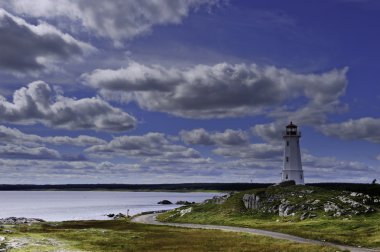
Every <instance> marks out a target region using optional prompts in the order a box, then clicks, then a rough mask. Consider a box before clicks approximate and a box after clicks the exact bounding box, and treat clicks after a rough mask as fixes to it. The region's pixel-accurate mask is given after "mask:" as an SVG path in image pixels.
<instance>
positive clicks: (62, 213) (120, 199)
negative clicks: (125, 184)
mask: <svg viewBox="0 0 380 252" xmlns="http://www.w3.org/2000/svg"><path fill="white" fill-rule="evenodd" d="M215 195H221V194H218V193H204V192H184V193H178V192H119V191H118V192H115V191H0V218H6V217H12V216H14V217H27V218H41V219H44V220H46V221H64V220H104V219H109V218H108V217H107V214H111V213H113V214H117V213H124V214H127V213H129V215H134V214H137V213H141V212H145V211H157V210H164V209H173V208H176V207H178V205H175V204H173V205H159V204H157V203H158V202H159V201H161V200H164V199H166V200H169V201H171V202H173V203H176V202H177V201H180V200H181V201H190V202H202V201H204V200H205V199H209V198H212V197H213V196H215Z"/></svg>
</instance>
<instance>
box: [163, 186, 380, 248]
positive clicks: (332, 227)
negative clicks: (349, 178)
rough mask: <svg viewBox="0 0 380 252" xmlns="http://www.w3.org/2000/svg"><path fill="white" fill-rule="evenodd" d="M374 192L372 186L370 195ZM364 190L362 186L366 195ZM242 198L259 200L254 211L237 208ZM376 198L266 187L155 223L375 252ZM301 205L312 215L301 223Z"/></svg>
mask: <svg viewBox="0 0 380 252" xmlns="http://www.w3.org/2000/svg"><path fill="white" fill-rule="evenodd" d="M377 186H378V185H373V187H376V190H377ZM367 187H368V186H367V185H366V189H367ZM376 190H375V191H376ZM244 195H259V197H260V198H261V200H260V201H259V202H260V204H259V207H257V208H256V209H247V208H246V206H245V205H244V202H243V197H244ZM378 198H379V197H378V195H372V196H368V195H365V194H359V193H354V192H352V191H351V192H347V191H340V190H330V189H324V188H320V187H313V186H290V187H268V188H266V189H254V190H249V191H243V192H237V193H235V194H233V195H232V196H230V197H228V198H226V199H225V200H224V199H222V200H220V199H218V200H211V201H209V202H208V203H203V204H196V205H193V206H191V208H190V207H189V206H187V207H182V208H180V209H177V210H173V211H169V212H167V213H164V214H161V215H160V216H159V219H160V220H161V221H168V222H183V223H201V224H217V225H232V226H242V227H253V228H260V229H266V230H272V231H277V232H283V233H288V234H293V235H297V236H301V237H305V238H311V239H316V240H326V241H331V242H335V243H341V244H348V245H354V246H363V247H380V213H379V201H378ZM354 199H356V201H355V202H357V203H359V201H360V204H358V205H357V206H355V207H354V206H353V205H354V204H356V203H354ZM351 200H352V202H351ZM363 201H364V202H363ZM326 202H329V203H328V204H330V205H329V206H331V205H334V206H337V207H338V208H339V214H336V213H337V211H329V207H327V208H326V205H325V204H326ZM307 203H308V204H310V205H312V204H313V203H314V204H315V207H314V206H313V208H309V206H308V205H307ZM364 203H365V204H364ZM278 204H280V205H278ZM281 204H287V205H288V206H292V208H291V211H288V212H287V213H286V214H284V213H285V212H286V211H282V215H281V211H279V208H281ZM305 205H306V209H308V210H312V215H308V216H307V218H301V216H302V214H303V212H304V211H305V210H304V209H305ZM364 205H365V206H364ZM367 207H369V208H367ZM276 208H277V210H276ZM368 209H370V210H368ZM280 215H281V216H280ZM301 219H302V220H301Z"/></svg>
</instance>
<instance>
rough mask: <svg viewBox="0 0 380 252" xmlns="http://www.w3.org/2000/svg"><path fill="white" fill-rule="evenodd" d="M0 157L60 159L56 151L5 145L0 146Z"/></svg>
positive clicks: (44, 148)
mask: <svg viewBox="0 0 380 252" xmlns="http://www.w3.org/2000/svg"><path fill="white" fill-rule="evenodd" d="M0 155H1V157H3V158H15V159H60V158H61V155H60V154H59V152H58V151H56V150H53V149H49V148H46V147H32V148H31V147H26V146H21V145H13V144H7V145H3V146H0Z"/></svg>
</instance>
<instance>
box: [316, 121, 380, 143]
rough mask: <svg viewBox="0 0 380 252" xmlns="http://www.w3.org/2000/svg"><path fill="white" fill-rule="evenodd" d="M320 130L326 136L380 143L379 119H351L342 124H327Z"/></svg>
mask: <svg viewBox="0 0 380 252" xmlns="http://www.w3.org/2000/svg"><path fill="white" fill-rule="evenodd" d="M319 129H320V130H321V131H322V133H324V134H325V135H328V136H335V137H339V138H341V139H349V140H357V139H360V140H366V141H370V142H374V143H380V119H379V118H372V117H364V118H360V119H356V120H352V119H351V120H348V121H346V122H341V123H331V124H325V125H322V126H321V127H320V128H319Z"/></svg>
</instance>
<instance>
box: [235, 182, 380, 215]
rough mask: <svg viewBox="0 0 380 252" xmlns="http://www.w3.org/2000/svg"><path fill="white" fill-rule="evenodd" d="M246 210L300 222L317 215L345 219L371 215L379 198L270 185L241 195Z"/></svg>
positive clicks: (379, 202) (302, 187) (353, 193)
mask: <svg viewBox="0 0 380 252" xmlns="http://www.w3.org/2000/svg"><path fill="white" fill-rule="evenodd" d="M242 201H243V203H244V206H245V208H246V209H248V210H251V211H255V212H261V213H268V214H274V215H278V216H280V217H288V216H299V218H300V220H304V219H307V218H314V217H317V216H332V217H347V218H350V217H352V216H356V215H363V214H368V213H373V212H375V211H376V207H378V206H380V197H379V196H370V195H366V194H363V193H357V192H347V191H331V190H325V189H321V188H317V187H304V186H289V187H281V186H272V187H268V188H267V189H263V190H256V191H254V192H252V193H246V194H244V196H243V198H242Z"/></svg>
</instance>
